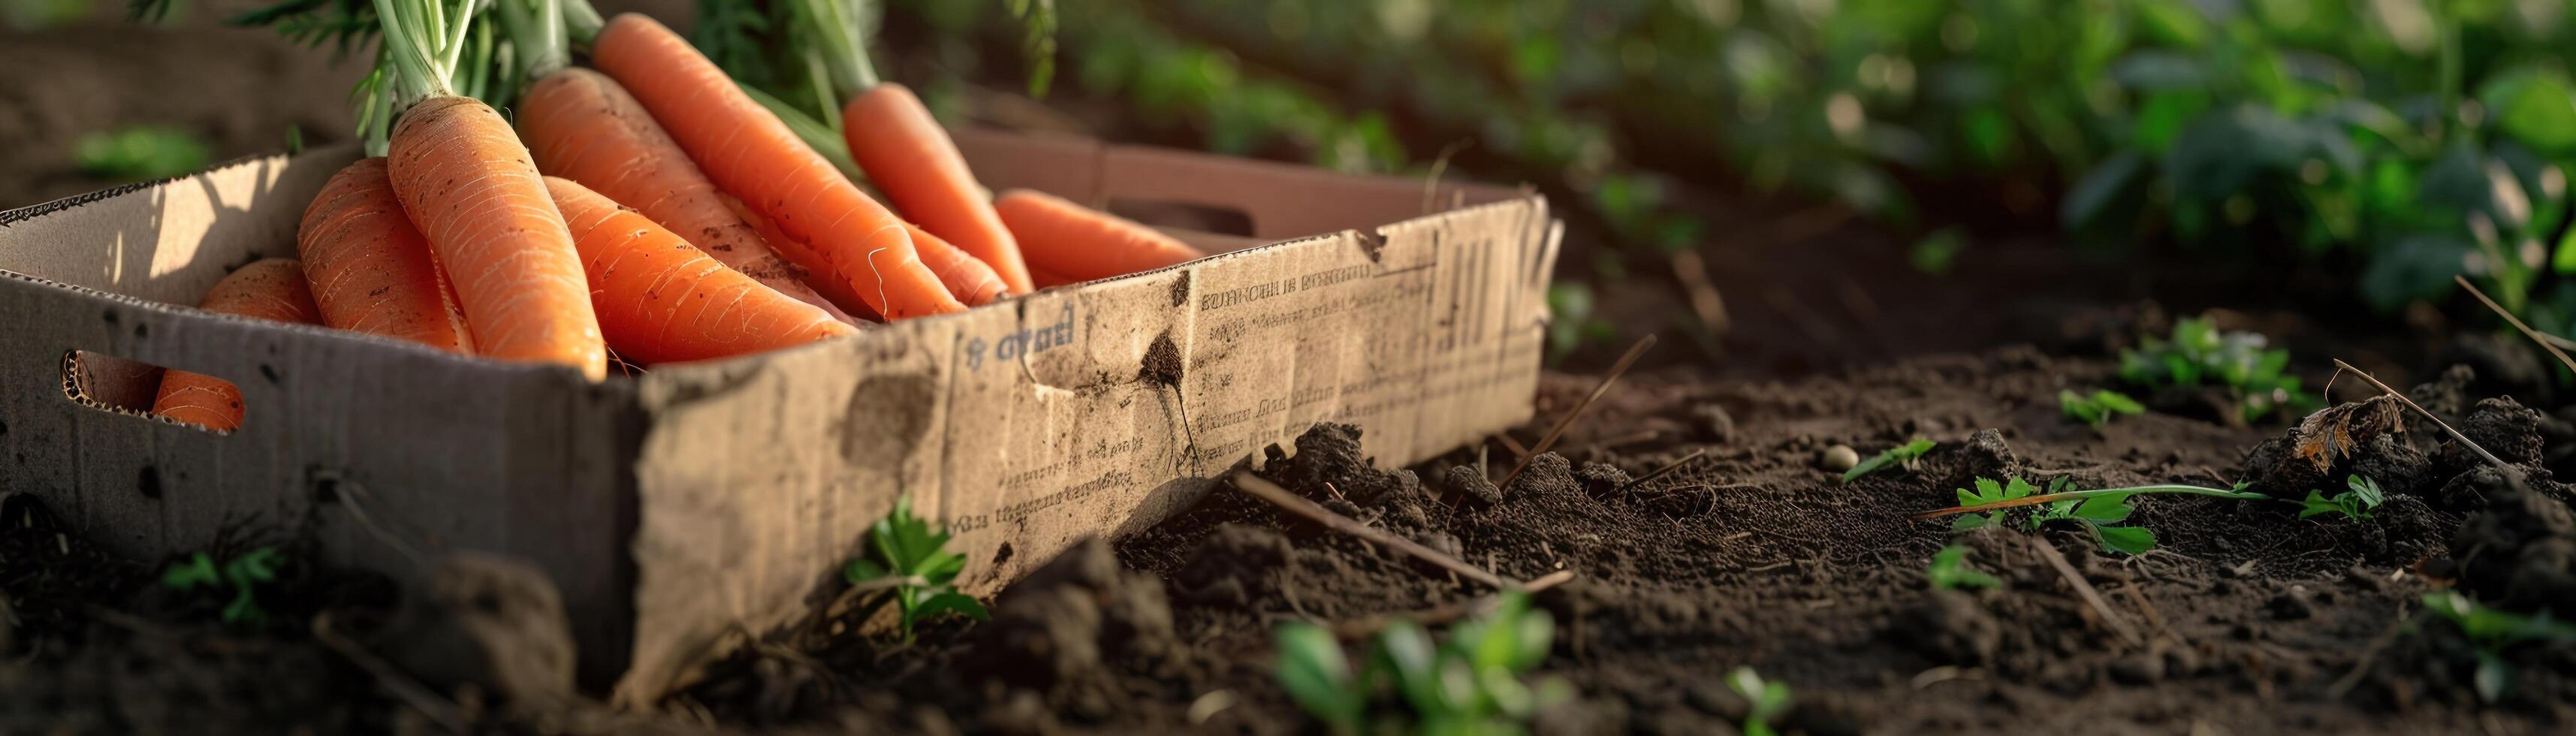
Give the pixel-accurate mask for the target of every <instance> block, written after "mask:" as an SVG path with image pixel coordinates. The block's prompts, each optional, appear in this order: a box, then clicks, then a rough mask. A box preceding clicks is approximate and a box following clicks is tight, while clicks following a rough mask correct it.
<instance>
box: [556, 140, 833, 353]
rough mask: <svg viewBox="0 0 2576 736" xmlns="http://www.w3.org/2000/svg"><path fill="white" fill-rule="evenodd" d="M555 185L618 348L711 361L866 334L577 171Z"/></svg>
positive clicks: (602, 323) (604, 328) (603, 322)
mask: <svg viewBox="0 0 2576 736" xmlns="http://www.w3.org/2000/svg"><path fill="white" fill-rule="evenodd" d="M546 188H547V189H548V190H549V191H550V192H552V193H553V194H554V198H555V206H556V207H557V208H560V209H561V210H563V213H564V221H565V222H566V223H567V224H569V225H570V226H571V227H572V233H573V243H574V244H575V245H576V246H577V247H579V248H580V249H581V260H582V265H583V267H584V268H585V270H586V271H587V272H588V274H589V276H590V284H591V292H590V295H591V301H592V304H593V305H594V306H595V307H596V308H597V311H598V313H599V329H600V331H601V332H603V333H605V334H606V335H607V336H608V345H609V347H611V348H614V349H616V351H617V355H618V357H621V358H625V359H627V360H632V361H636V362H640V363H644V364H647V365H650V364H653V363H667V362H673V361H684V360H707V359H711V358H722V357H726V356H732V355H741V354H744V353H756V352H760V351H763V350H772V349H776V348H783V347H788V346H792V345H801V344H804V343H809V342H813V341H816V340H821V339H824V338H828V337H835V336H839V335H852V334H857V333H858V328H855V327H851V326H850V325H849V324H847V323H844V322H842V321H840V320H837V319H833V318H832V315H830V314H827V313H825V312H824V311H823V310H822V309H821V308H820V307H816V306H814V305H811V304H806V303H804V302H800V301H797V300H795V299H792V298H789V297H787V296H786V295H784V294H780V293H778V291H777V290H775V289H771V288H769V287H767V286H763V285H761V283H760V282H759V281H755V280H752V278H751V277H750V276H746V275H743V274H742V273H741V272H738V271H735V270H733V269H730V268H725V267H724V264H722V263H718V262H716V260H715V259H713V258H709V257H707V254H706V253H704V252H701V251H699V250H698V249H697V248H696V247H695V246H692V245H690V244H689V241H687V240H683V239H681V238H680V236H679V235H676V234H673V233H672V232H671V231H669V230H665V229H662V226H660V225H656V224H654V223H653V221H652V220H651V219H649V218H646V217H645V216H643V215H642V214H639V213H637V212H635V211H634V210H630V209H626V208H624V207H620V206H618V204H617V203H616V202H612V201H609V199H608V198H607V197H602V196H599V194H598V193H596V192H592V191H591V190H589V189H587V188H584V187H583V186H582V185H580V184H578V183H575V182H573V181H572V180H570V179H565V178H561V177H553V176H549V177H546Z"/></svg>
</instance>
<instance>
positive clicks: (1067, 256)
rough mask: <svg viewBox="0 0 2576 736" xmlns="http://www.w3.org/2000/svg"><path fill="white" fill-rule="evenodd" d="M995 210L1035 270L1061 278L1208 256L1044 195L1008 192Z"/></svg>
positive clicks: (1128, 223)
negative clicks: (1016, 239) (1018, 242)
mask: <svg viewBox="0 0 2576 736" xmlns="http://www.w3.org/2000/svg"><path fill="white" fill-rule="evenodd" d="M993 210H994V211H995V212H996V213H999V214H1000V215H1001V216H1002V223H1003V224H1005V225H1009V226H1010V228H1011V234H1012V235H1016V236H1019V240H1020V252H1021V253H1023V254H1025V255H1027V256H1028V259H1029V267H1030V268H1032V269H1036V270H1041V271H1046V272H1048V273H1052V274H1055V275H1056V276H1058V277H1060V278H1067V279H1072V280H1075V281H1090V280H1092V279H1102V278H1108V277H1111V276H1123V275H1126V274H1131V273H1136V272H1138V271H1151V270H1154V269H1157V268H1162V267H1164V266H1169V265H1172V264H1175V263H1181V262H1184V261H1190V260H1195V259H1197V258H1199V257H1201V256H1205V255H1207V254H1205V253H1200V252H1199V250H1198V249H1197V248H1192V247H1190V246H1189V244H1188V243H1183V242H1181V241H1180V240H1178V239H1176V238H1173V237H1172V236H1169V235H1164V234H1162V233H1160V232H1155V231H1154V229H1153V228H1149V227H1145V226H1144V225H1140V224H1137V223H1136V222H1135V221H1132V220H1128V219H1125V218H1121V217H1118V216H1115V215H1111V214H1109V213H1106V212H1101V211H1099V210H1094V209H1091V208H1089V207H1084V206H1082V205H1078V204H1074V203H1072V202H1070V201H1066V200H1065V199H1064V198H1063V197H1058V196H1055V195H1052V194H1046V193H1043V192H1033V191H1029V190H1026V189H1014V190H1011V191H1008V192H1004V193H1002V197H1001V198H1000V199H998V200H995V201H994V202H993Z"/></svg>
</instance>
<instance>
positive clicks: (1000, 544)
mask: <svg viewBox="0 0 2576 736" xmlns="http://www.w3.org/2000/svg"><path fill="white" fill-rule="evenodd" d="M1191 283H1192V276H1191V271H1190V270H1189V269H1181V270H1170V271H1163V272H1158V273H1154V274H1148V275H1145V276H1141V277H1136V278H1130V279H1122V280H1118V281H1113V282H1104V283H1099V284H1092V285H1089V286H1085V287H1081V288H1078V289H1067V290H1057V291H1049V292H1044V293H1040V294H1036V295H1032V296H1029V297H1026V298H1023V299H1021V300H1019V301H1018V302H1015V303H1014V304H1015V306H1016V309H1015V310H1013V311H1012V312H1011V314H1014V315H1016V316H1017V317H1018V319H1016V320H1012V321H1004V322H991V323H981V324H972V325H971V326H970V328H969V329H968V330H966V331H965V332H963V333H962V334H961V337H960V340H961V344H960V347H959V352H958V355H959V363H958V380H957V382H956V384H955V385H956V387H957V391H956V393H955V400H954V401H953V402H952V403H951V405H950V427H951V428H952V431H951V434H950V436H949V447H950V451H949V458H948V459H949V469H948V472H947V473H946V476H945V477H946V478H947V481H948V482H947V487H946V489H945V499H944V502H943V503H942V504H941V505H940V507H939V510H940V511H941V513H942V517H941V518H943V519H945V520H946V521H948V522H949V524H950V527H951V529H952V530H953V531H954V532H956V533H957V535H958V536H957V539H956V541H955V542H954V543H952V546H953V548H955V549H957V550H958V551H959V552H961V553H963V554H965V555H966V556H967V559H968V560H969V562H968V564H967V566H966V569H965V571H964V572H963V574H962V575H961V577H960V580H961V585H962V586H963V587H965V588H966V589H967V590H970V591H973V592H976V593H979V594H980V593H990V592H993V591H995V590H998V589H999V588H1000V587H1001V586H1002V585H1003V584H1004V583H1006V582H1008V581H1009V580H1013V579H1017V578H1018V577H1019V575H1020V574H1022V573H1024V572H1026V571H1028V570H1030V569H1033V568H1035V567H1036V566H1037V565H1042V564H1045V562H1046V561H1047V560H1049V559H1051V558H1053V557H1054V556H1055V554H1056V553H1058V552H1060V551H1062V550H1064V549H1065V548H1066V547H1069V546H1071V545H1072V544H1073V543H1075V542H1078V541H1080V540H1082V539H1083V538H1086V537H1090V536H1095V535H1098V534H1100V533H1102V532H1103V531H1104V530H1108V529H1115V528H1119V527H1120V526H1123V525H1125V524H1127V523H1130V520H1131V519H1132V518H1133V517H1135V516H1136V515H1137V514H1138V513H1139V509H1140V508H1147V507H1160V506H1161V505H1164V504H1168V503H1170V501H1169V500H1164V501H1160V502H1156V501H1152V500H1151V499H1149V498H1148V497H1149V496H1150V495H1152V494H1154V493H1157V492H1158V491H1159V492H1162V493H1175V492H1184V491H1186V489H1183V488H1172V489H1162V488H1159V485H1160V484H1161V483H1162V482H1163V481H1165V480H1168V479H1170V478H1173V477H1176V476H1180V475H1182V474H1183V468H1182V467H1181V463H1180V461H1179V458H1180V457H1181V455H1180V453H1179V452H1178V450H1179V448H1180V447H1181V442H1180V441H1179V439H1180V437H1181V431H1182V421H1183V420H1182V418H1183V417H1184V416H1185V411H1184V408H1183V406H1182V404H1181V402H1180V401H1179V397H1178V395H1177V393H1176V387H1175V386H1174V385H1173V375H1172V374H1173V373H1175V372H1176V371H1178V370H1180V369H1181V366H1182V363H1181V361H1180V355H1181V350H1180V347H1179V345H1180V342H1179V341H1180V340H1182V339H1186V337H1187V336H1188V333H1189V327H1188V319H1189V316H1190V311H1189V310H1188V309H1186V308H1185V307H1184V306H1182V305H1183V304H1185V303H1186V302H1187V300H1188V295H1189V292H1190V289H1191V286H1190V285H1191ZM1006 548H1007V549H1008V553H1007V554H1006V553H1005V552H1004V550H1005V549H1006Z"/></svg>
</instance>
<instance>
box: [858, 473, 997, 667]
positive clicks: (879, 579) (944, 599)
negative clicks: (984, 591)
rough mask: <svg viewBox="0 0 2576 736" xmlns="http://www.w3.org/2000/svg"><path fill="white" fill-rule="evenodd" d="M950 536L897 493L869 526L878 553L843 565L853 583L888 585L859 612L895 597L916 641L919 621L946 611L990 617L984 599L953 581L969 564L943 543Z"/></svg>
mask: <svg viewBox="0 0 2576 736" xmlns="http://www.w3.org/2000/svg"><path fill="white" fill-rule="evenodd" d="M948 538H949V534H948V530H946V529H944V528H943V529H937V530H934V529H932V528H931V526H930V522H929V521H927V520H924V519H922V518H921V517H919V516H916V515H914V514H913V513H912V499H910V498H898V499H895V502H894V510H893V511H891V512H888V513H887V514H886V517H885V518H884V519H880V520H878V521H877V523H876V526H874V527H872V528H870V529H869V530H868V546H869V549H870V551H872V552H874V553H875V554H876V556H875V558H873V559H871V558H868V557H860V558H857V559H853V560H850V564H849V565H848V566H847V567H844V568H842V570H841V575H842V577H844V578H847V579H848V580H849V582H850V585H851V586H852V587H855V588H860V589H864V590H882V591H885V594H883V595H877V596H874V599H873V600H872V601H871V602H869V603H868V605H867V607H866V608H865V609H863V613H862V614H861V615H862V616H863V617H864V616H865V615H867V613H873V612H874V611H875V610H876V609H877V608H878V607H881V606H884V605H885V604H886V602H887V601H889V600H891V601H893V602H894V603H895V606H896V609H897V610H898V611H899V612H900V614H901V617H900V618H899V619H898V622H897V623H898V626H899V627H900V630H901V631H902V632H903V640H904V641H907V642H909V641H912V633H913V627H914V625H915V624H917V623H919V622H922V621H926V620H929V619H930V617H932V616H936V615H939V614H942V613H955V614H958V615H962V616H965V617H967V618H971V619H975V620H977V621H985V620H989V619H991V618H992V614H991V613H990V612H988V611H986V610H984V604H983V603H981V602H978V601H976V600H975V598H974V597H973V596H969V595H966V594H964V593H960V592H957V588H956V586H955V585H953V583H954V582H955V581H956V580H957V572H958V571H959V570H963V569H965V567H966V558H965V557H961V556H959V555H957V553H954V552H949V551H947V550H945V549H941V548H942V547H946V546H947V545H948Z"/></svg>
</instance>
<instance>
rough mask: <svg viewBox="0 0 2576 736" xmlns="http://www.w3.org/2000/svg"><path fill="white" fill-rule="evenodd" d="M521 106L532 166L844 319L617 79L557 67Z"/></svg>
mask: <svg viewBox="0 0 2576 736" xmlns="http://www.w3.org/2000/svg"><path fill="white" fill-rule="evenodd" d="M517 112H518V122H519V133H520V135H521V137H523V138H525V139H526V140H527V144H528V152H529V153H531V154H534V155H535V156H536V158H537V170H538V171H542V172H545V173H546V174H549V175H553V176H560V177H564V178H566V179H571V180H573V181H576V182H580V183H581V185H582V186H583V187H586V188H588V189H590V190H591V191H594V192H597V193H599V194H600V195H602V196H605V197H607V198H609V199H611V200H615V201H616V202H618V203H619V204H623V205H627V206H630V207H633V208H635V209H636V211H638V212H641V213H643V214H644V216H645V217H649V218H652V220H653V222H655V223H657V224H660V225H661V226H662V227H665V228H668V229H669V230H670V231H671V232H672V233H674V234H677V235H679V236H680V237H682V238H684V239H687V240H688V241H689V243H690V244H691V245H695V246H697V247H698V249H699V250H702V251H706V253H707V255H709V256H712V257H714V258H715V259H716V261H717V262H720V263H723V264H724V265H725V266H727V267H730V268H732V269H733V270H736V271H740V272H742V273H743V274H744V275H747V276H750V277H752V279H754V280H757V281H759V282H760V283H761V284H763V285H766V286H768V287H769V288H771V289H775V290H777V291H778V293H780V294H785V295H787V296H789V297H792V298H794V299H796V300H797V301H801V302H805V303H807V304H812V305H814V306H816V307H819V308H822V309H823V311H825V312H827V313H829V314H831V315H832V317H833V318H834V319H838V320H843V321H848V320H849V318H850V317H849V314H848V313H846V312H843V311H842V310H841V309H840V308H839V307H836V306H833V305H832V302H831V301H829V300H826V299H824V298H823V296H822V295H821V294H817V293H815V290H814V288H813V287H811V286H807V285H806V283H805V281H804V278H805V270H804V269H802V268H799V267H797V266H796V265H795V264H793V263H789V262H788V261H787V259H785V258H781V257H779V255H778V253H776V252H775V251H773V250H772V249H771V248H770V244H769V242H768V241H767V240H765V239H763V238H762V237H761V236H760V233H759V231H757V230H756V229H754V228H753V227H752V226H751V224H750V223H748V222H745V221H744V218H743V217H742V216H741V215H740V214H737V212H736V210H735V209H734V208H733V207H731V206H729V205H728V204H727V202H726V200H727V199H728V197H726V195H725V194H724V192H722V191H720V190H718V189H716V185H715V182H712V181H708V180H707V175H706V173H705V172H702V171H699V170H698V165H697V164H696V163H694V162H691V161H690V160H689V155H688V154H687V153H685V152H682V151H681V150H680V144H678V143H676V142H673V141H672V140H671V135H670V134H669V133H666V132H664V131H663V130H662V125H661V124H660V123H656V122H653V116H652V114H650V113H647V112H645V111H644V106H643V105H642V104H640V103H637V102H636V101H635V96H634V95H630V94H627V92H626V89H625V88H624V87H620V86H618V85H617V80H614V79H610V78H608V76H607V75H604V74H600V73H599V72H595V71H591V70H588V69H564V70H561V71H557V72H555V73H553V74H549V75H547V76H546V77H545V78H544V79H540V80H537V83H536V85H535V86H533V87H530V88H529V89H528V92H527V94H526V95H525V96H524V97H522V98H520V100H519V105H518V108H517ZM558 204H560V203H558Z"/></svg>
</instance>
